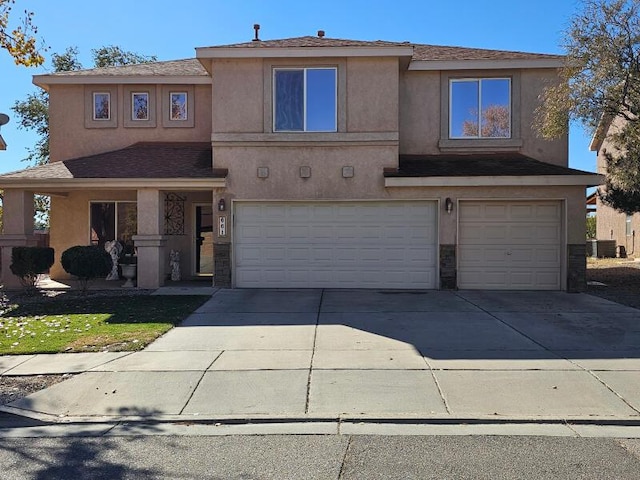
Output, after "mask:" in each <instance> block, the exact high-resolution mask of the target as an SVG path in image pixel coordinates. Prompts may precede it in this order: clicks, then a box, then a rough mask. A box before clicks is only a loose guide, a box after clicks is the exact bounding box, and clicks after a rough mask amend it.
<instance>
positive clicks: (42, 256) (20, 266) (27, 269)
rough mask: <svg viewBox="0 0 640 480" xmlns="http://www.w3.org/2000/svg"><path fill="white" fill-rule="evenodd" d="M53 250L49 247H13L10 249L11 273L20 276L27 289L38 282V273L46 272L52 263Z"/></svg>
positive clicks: (32, 287) (31, 288)
mask: <svg viewBox="0 0 640 480" xmlns="http://www.w3.org/2000/svg"><path fill="white" fill-rule="evenodd" d="M53 261H54V252H53V248H50V247H13V248H12V249H11V265H10V266H9V268H10V269H11V273H13V274H14V275H15V276H17V277H18V278H20V283H21V284H22V286H23V287H25V289H27V290H28V291H30V290H33V289H34V288H35V286H36V284H37V283H38V275H40V274H41V273H46V272H47V271H48V270H49V269H50V268H51V265H53Z"/></svg>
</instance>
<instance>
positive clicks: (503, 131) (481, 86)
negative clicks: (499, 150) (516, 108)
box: [449, 78, 511, 138]
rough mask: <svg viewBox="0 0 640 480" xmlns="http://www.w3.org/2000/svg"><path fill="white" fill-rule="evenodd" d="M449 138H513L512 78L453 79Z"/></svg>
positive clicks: (451, 82)
mask: <svg viewBox="0 0 640 480" xmlns="http://www.w3.org/2000/svg"><path fill="white" fill-rule="evenodd" d="M449 138H511V79H509V78H462V79H452V80H450V82H449Z"/></svg>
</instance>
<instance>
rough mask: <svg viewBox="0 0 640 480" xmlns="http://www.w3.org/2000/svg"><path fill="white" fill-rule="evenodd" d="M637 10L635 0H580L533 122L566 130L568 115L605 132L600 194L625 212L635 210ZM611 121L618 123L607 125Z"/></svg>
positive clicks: (639, 143)
mask: <svg viewBox="0 0 640 480" xmlns="http://www.w3.org/2000/svg"><path fill="white" fill-rule="evenodd" d="M639 14H640V0H583V2H582V9H581V10H580V11H579V12H578V13H577V14H576V15H575V16H574V17H573V19H572V20H571V23H570V25H569V27H568V29H567V31H566V32H565V41H564V46H565V49H566V54H567V56H566V61H565V65H564V67H563V68H562V69H561V72H560V75H561V78H562V80H563V81H562V82H561V83H560V84H558V85H555V86H549V87H548V88H546V89H545V91H544V93H543V95H542V98H541V99H542V103H541V105H540V107H539V108H538V109H537V112H536V122H535V126H536V128H537V130H538V131H539V133H540V134H541V135H542V136H544V137H547V138H553V137H558V136H560V135H563V134H566V133H567V131H568V124H569V121H572V120H576V121H579V122H581V123H582V124H583V125H584V126H585V127H586V128H587V129H588V130H590V132H591V133H592V134H593V133H596V132H597V133H598V134H600V133H603V132H604V133H603V134H605V133H606V135H607V138H606V139H607V140H608V142H609V144H610V145H611V146H612V148H611V151H608V152H606V153H605V158H606V161H607V180H606V185H605V190H604V191H603V192H601V198H602V200H603V201H604V202H605V203H608V204H609V205H611V206H613V207H614V208H616V209H618V210H620V211H623V212H627V213H633V212H637V211H640V148H639V147H640V125H639V122H638V119H639V118H640V15H639ZM612 122H613V123H615V125H616V126H619V128H616V129H615V130H614V129H611V130H608V129H607V128H606V127H607V126H608V125H610V124H612ZM599 127H600V128H599ZM602 127H605V128H602Z"/></svg>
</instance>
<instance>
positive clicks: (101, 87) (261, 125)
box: [0, 32, 601, 291]
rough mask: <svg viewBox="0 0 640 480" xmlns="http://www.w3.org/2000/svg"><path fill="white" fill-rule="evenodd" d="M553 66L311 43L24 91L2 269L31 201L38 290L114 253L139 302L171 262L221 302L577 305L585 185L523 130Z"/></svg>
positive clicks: (433, 49) (296, 41)
mask: <svg viewBox="0 0 640 480" xmlns="http://www.w3.org/2000/svg"><path fill="white" fill-rule="evenodd" d="M562 62H563V58H562V57H560V56H556V55H543V54H532V53H520V52H506V51H493V50H480V49H473V48H459V47H440V46H431V45H417V44H410V43H406V42H404V43H394V42H383V41H355V40H339V39H330V38H324V36H323V34H322V33H321V32H319V36H318V37H300V38H289V39H284V40H271V41H252V42H248V43H241V44H235V45H223V46H214V47H207V48H197V49H196V59H191V60H178V61H173V62H158V63H151V64H143V65H133V66H125V67H109V68H100V69H94V70H83V71H77V72H64V73H54V74H50V75H38V76H36V77H35V78H34V82H35V83H36V84H37V85H39V86H41V87H43V88H45V89H47V90H48V91H49V94H50V124H51V140H50V141H51V163H50V164H49V165H45V166H42V167H37V168H33V169H29V170H23V171H20V172H15V173H9V174H5V175H1V176H0V187H1V188H4V189H5V197H4V199H5V231H4V235H3V236H2V237H0V243H1V245H3V246H5V248H4V249H3V257H2V262H3V265H5V266H6V265H7V264H8V262H9V258H10V249H9V248H6V247H10V246H14V245H23V244H29V243H30V242H31V238H30V235H28V234H27V232H30V231H31V229H32V227H31V225H30V222H31V210H30V205H31V203H32V200H31V196H32V194H33V193H42V194H48V195H51V230H50V235H51V237H50V242H51V246H53V247H54V248H55V251H56V260H57V261H56V264H55V265H54V267H53V268H52V276H53V277H54V278H64V277H65V275H66V274H65V272H64V271H63V270H62V268H61V267H60V263H59V259H60V255H61V254H62V252H63V251H64V250H65V249H66V248H68V247H70V246H72V245H77V244H83V245H84V244H90V243H94V244H97V245H101V244H103V243H104V242H105V241H106V240H110V239H113V238H118V239H120V240H122V241H123V242H125V243H129V244H131V243H132V244H133V245H135V248H136V249H137V254H138V285H139V286H140V287H143V288H154V287H157V286H159V285H161V284H163V282H164V281H165V278H166V272H167V267H168V263H169V251H170V250H171V249H177V250H179V251H180V252H181V258H182V271H183V274H186V275H206V274H211V273H213V275H214V280H213V281H214V283H215V285H219V286H224V287H268V288H269V287H271V288H275V287H283V288H290V287H310V288H325V287H326V288H347V287H349V288H381V289H387V288H409V289H411V288H415V289H438V288H465V289H466V288H469V289H549V290H570V291H580V290H582V289H583V288H584V286H585V268H586V266H585V221H584V198H585V188H586V187H587V186H592V185H596V184H599V183H601V178H600V177H599V176H598V175H595V174H592V173H589V172H583V171H578V170H573V169H570V168H567V164H568V153H567V138H562V139H559V140H554V141H546V140H542V139H540V138H538V137H537V136H536V134H535V132H533V131H532V127H531V125H532V121H533V117H534V109H535V107H536V106H537V105H538V102H539V100H538V96H539V95H540V93H541V91H542V89H543V88H544V86H546V85H547V84H548V83H549V82H555V81H558V77H557V69H558V68H559V67H560V66H561V65H562ZM28 224H29V225H28ZM3 271H4V272H8V271H9V269H8V268H3ZM3 280H4V282H5V284H9V283H11V282H12V281H13V282H14V283H15V281H14V280H12V279H11V277H10V276H5V277H4V279H3Z"/></svg>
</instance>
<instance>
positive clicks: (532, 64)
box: [409, 58, 564, 70]
mask: <svg viewBox="0 0 640 480" xmlns="http://www.w3.org/2000/svg"><path fill="white" fill-rule="evenodd" d="M563 65H564V60H563V59H561V58H531V59H515V58H514V59H500V60H498V59H480V60H473V59H469V60H414V61H412V62H411V65H409V70H504V69H521V68H561V67H562V66H563Z"/></svg>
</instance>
